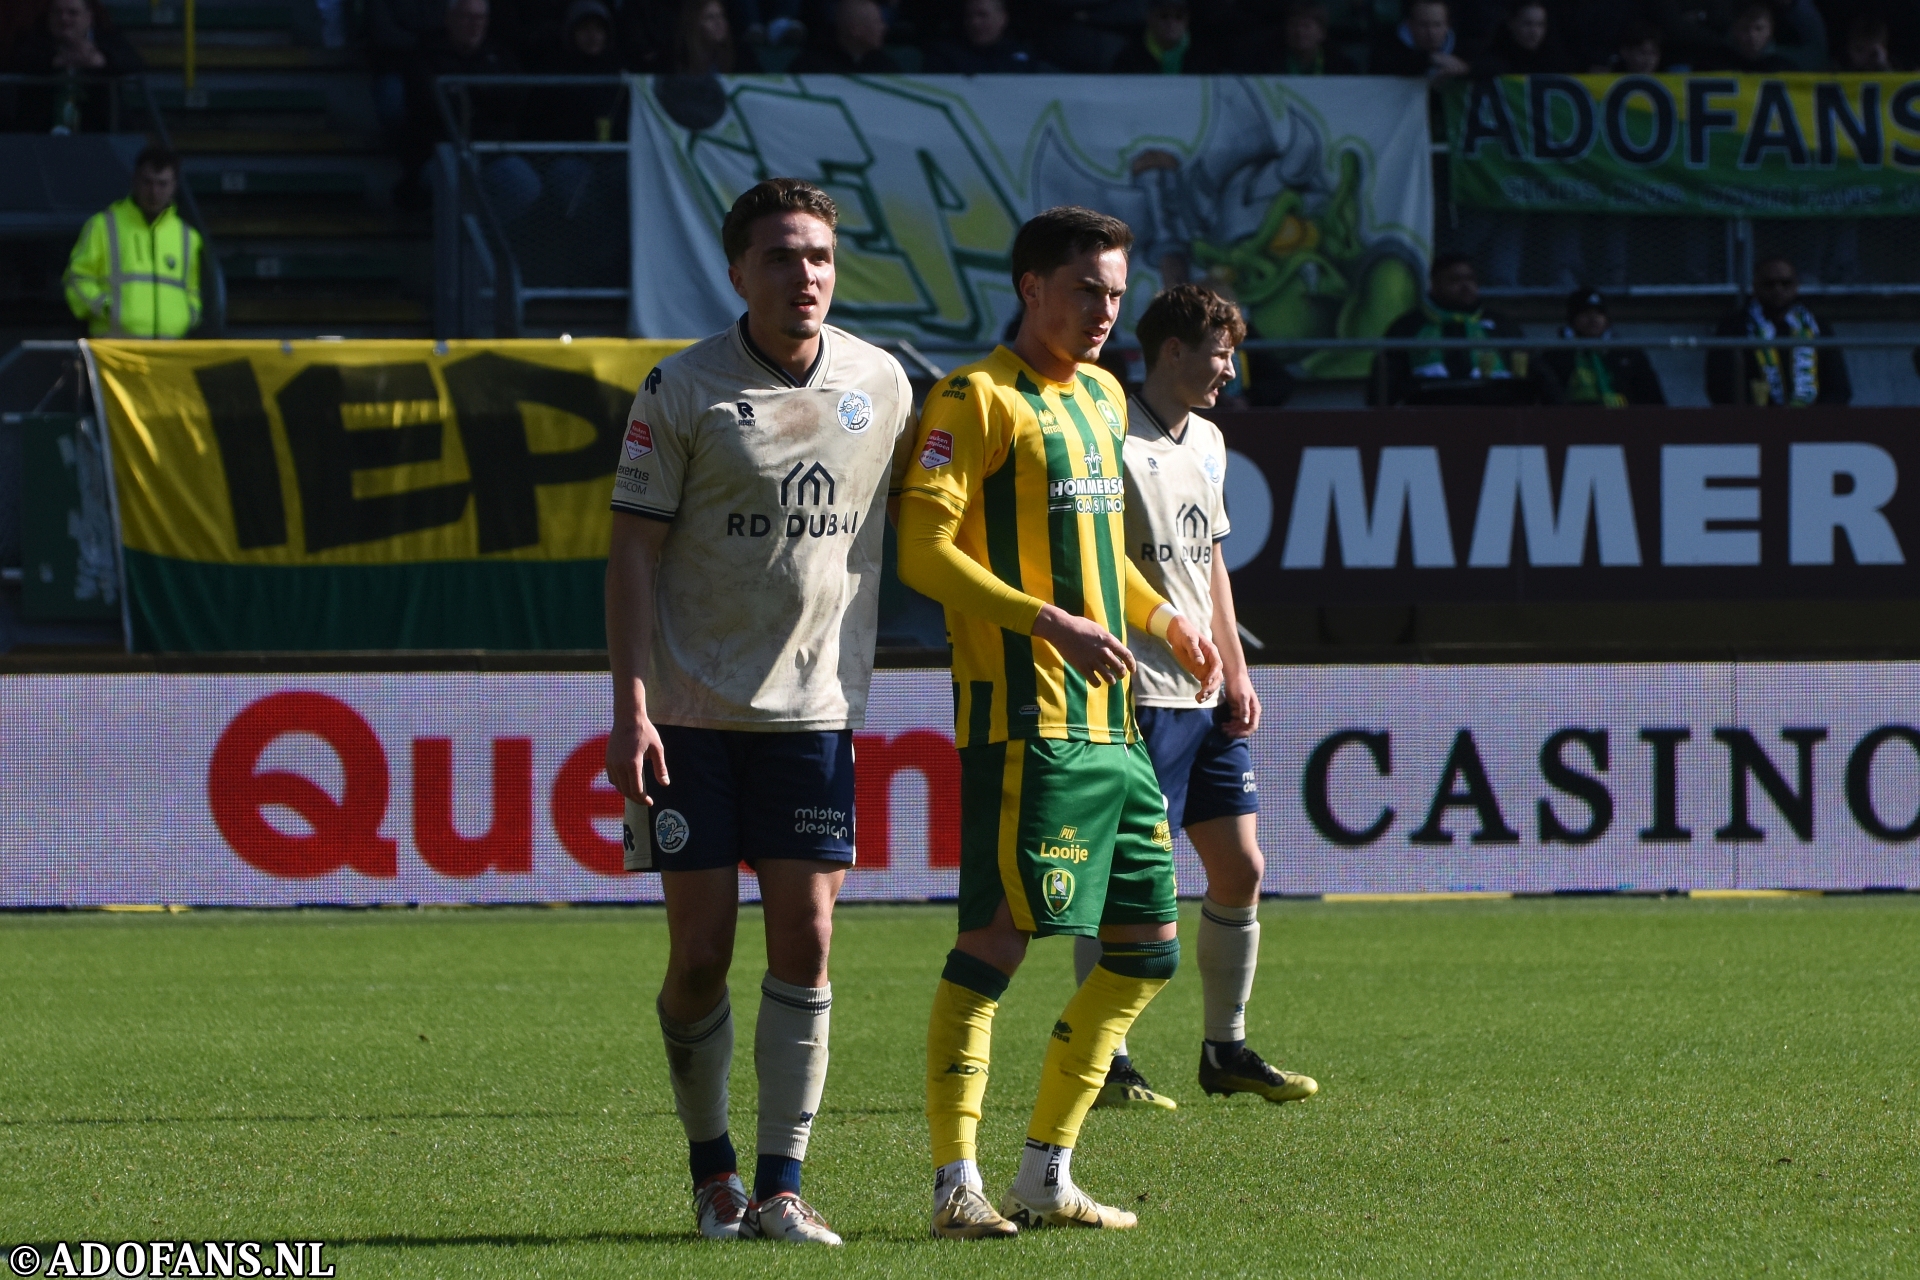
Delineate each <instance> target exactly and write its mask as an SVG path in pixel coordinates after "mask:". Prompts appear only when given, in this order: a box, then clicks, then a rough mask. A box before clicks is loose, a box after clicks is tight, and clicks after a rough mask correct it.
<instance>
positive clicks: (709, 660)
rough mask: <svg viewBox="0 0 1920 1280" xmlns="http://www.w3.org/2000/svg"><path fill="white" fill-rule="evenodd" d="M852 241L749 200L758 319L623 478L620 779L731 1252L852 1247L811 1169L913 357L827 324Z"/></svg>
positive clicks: (630, 451) (666, 367) (731, 335)
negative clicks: (833, 948)
mask: <svg viewBox="0 0 1920 1280" xmlns="http://www.w3.org/2000/svg"><path fill="white" fill-rule="evenodd" d="M836 222H837V210H836V209H835V208H834V205H833V201H832V200H831V199H830V198H829V197H828V196H827V195H826V193H825V192H823V191H821V190H820V189H819V188H817V187H814V186H812V185H811V184H808V183H804V182H799V181H796V180H794V179H786V178H776V179H770V180H768V181H766V182H762V183H760V184H759V185H758V186H756V187H754V188H753V189H751V190H750V191H748V192H747V193H746V194H745V195H743V196H741V197H740V199H739V200H738V201H737V202H735V204H734V206H733V209H732V211H731V212H730V213H729V214H728V216H727V220H726V225H725V227H724V229H723V232H722V239H723V241H724V242H725V246H726V251H727V260H728V276H729V279H730V280H731V281H732V283H733V286H734V288H735V290H736V291H737V292H739V293H740V295H741V296H742V297H743V298H744V299H746V302H747V312H746V314H745V315H743V316H742V317H741V318H740V320H739V322H738V323H737V324H735V325H732V326H730V327H729V328H727V329H726V330H724V331H723V332H721V333H717V334H715V335H713V336H712V337H710V338H707V339H705V340H704V341H702V342H699V343H696V344H695V345H693V346H691V347H689V348H687V349H686V350H684V351H682V352H680V353H678V354H677V355H674V356H672V357H670V358H669V359H667V360H664V361H662V362H661V364H660V365H659V367H658V368H656V369H654V370H653V371H652V372H651V373H650V374H648V376H647V379H646V382H645V383H644V385H642V387H641V388H640V391H639V393H638V395H637V396H636V397H635V398H634V404H633V411H632V413H631V415H630V417H629V421H628V426H627V432H626V436H625V439H624V441H623V442H622V446H621V456H620V459H619V462H618V465H617V467H616V470H615V475H614V485H613V510H614V534H613V547H612V553H611V555H610V557H609V561H608V572H607V642H608V652H609V656H610V659H611V664H612V668H613V675H614V727H613V733H612V734H611V736H610V737H609V739H608V746H607V774H608V777H609V779H610V780H611V781H612V782H613V784H614V785H615V786H616V787H617V788H619V790H620V791H621V792H622V793H623V794H624V795H625V796H626V798H627V805H626V823H625V827H626V831H625V840H626V867H627V869H628V870H629V871H649V872H657V873H659V874H660V880H661V887H662V893H663V896H664V897H665V899H666V909H667V927H668V933H669V938H670V946H669V958H668V963H667V974H666V980H665V982H664V983H663V985H662V988H661V992H660V999H659V1014H660V1029H661V1034H662V1036H663V1038H664V1040H665V1042H666V1050H667V1063H668V1067H669V1071H670V1074H671V1076H672V1080H673V1091H674V1103H675V1108H676V1110H677V1112H678V1114H679V1116H680V1120H681V1123H682V1125H683V1126H684V1128H685V1130H686V1135H687V1142H688V1162H689V1166H690V1170H691V1173H692V1177H693V1183H694V1211H695V1217H696V1220H697V1222H698V1225H699V1229H700V1231H701V1233H702V1234H703V1235H707V1236H711V1237H718V1238H731V1237H737V1238H748V1239H751V1238H756V1237H758V1238H770V1239H781V1240H791V1241H800V1242H814V1243H824V1244H838V1243H840V1237H839V1236H838V1235H836V1234H835V1233H834V1232H833V1230H832V1229H831V1228H830V1227H829V1226H828V1225H827V1223H826V1221H825V1219H824V1218H823V1217H822V1216H821V1215H820V1214H819V1213H818V1212H817V1211H816V1210H815V1209H814V1208H813V1207H812V1206H811V1205H809V1204H808V1203H807V1202H806V1201H805V1200H803V1199H801V1198H800V1173H801V1162H802V1160H804V1158H805V1156H806V1151H807V1141H808V1136H809V1133H810V1130H811V1126H812V1123H813V1118H814V1115H815V1114H816V1113H817V1112H818V1111H819V1109H820V1099H821V1095H822V1090H823V1089H824V1086H825V1082H826V1069H827V1031H828V1019H829V1014H830V1011H831V1008H832V1003H833V991H832V987H831V984H830V983H829V982H828V978H827V951H828V943H829V940H830V937H831V932H832V912H833V904H834V901H835V898H836V897H837V895H838V893H839V888H840V882H841V879H842V878H843V877H844V875H845V874H846V869H847V868H848V867H850V866H851V865H852V864H853V859H854V843H853V821H854V817H853V800H854V778H853V731H854V730H855V729H857V728H859V727H860V725H861V723H862V720H863V717H864V716H865V714H866V701H867V688H868V684H869V682H870V680H871V678H872V675H873V646H874V636H875V631H876V629H877V626H878V620H879V595H880V591H879V588H880V559H881V545H882V538H883V536H884V528H885V521H886V502H887V491H888V487H889V481H890V477H891V476H892V473H893V471H894V469H895V464H896V458H897V456H898V455H900V451H901V450H902V449H903V448H905V447H906V446H907V445H909V444H910V437H909V436H908V434H907V430H906V428H907V424H908V419H909V415H910V413H911V409H912V390H911V388H910V386H909V385H908V382H907V377H906V374H905V373H904V372H903V371H902V370H901V368H900V365H899V363H898V362H897V361H895V360H894V358H893V357H892V356H890V355H888V354H887V353H886V352H884V351H882V350H880V349H879V348H878V347H875V346H872V345H871V344H869V343H866V342H862V341H861V340H860V339H858V338H856V337H854V336H853V335H851V334H849V333H845V332H843V331H841V330H839V329H835V328H833V327H831V326H829V325H827V324H826V323H825V318H826V313H827V309H828V307H829V305H830V304H831V301H832V295H833V282H834V228H835V225H836ZM742 862H745V863H747V864H748V865H749V866H751V867H752V868H753V869H754V871H755V873H756V874H757V876H758V878H759V883H760V895H761V900H762V903H763V904H764V908H765V915H766V930H767V973H766V975H765V977H764V978H763V980H762V981H761V984H760V1010H759V1017H758V1025H757V1028H756V1032H755V1059H756V1067H757V1071H758V1075H759V1103H760V1119H759V1131H758V1134H757V1147H756V1162H755V1166H754V1176H753V1190H752V1194H751V1196H750V1197H749V1195H748V1193H747V1188H746V1184H745V1183H744V1182H743V1181H742V1179H741V1178H740V1176H739V1173H740V1171H739V1165H738V1160H737V1158H736V1155H735V1152H734V1149H733V1144H732V1139H731V1137H730V1136H729V1134H728V1131H727V1077H728V1070H729V1067H730V1065H731V1062H732V1052H733V1034H734V1033H733V1019H732V1011H731V1004H730V1000H729V997H728V989H727V970H728V966H729V964H730V963H731V961H732V956H733V936H734V928H735V920H736V916H737V910H738V901H739V876H738V867H739V864H740V863H742Z"/></svg>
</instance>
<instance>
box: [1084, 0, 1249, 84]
mask: <svg viewBox="0 0 1920 1280" xmlns="http://www.w3.org/2000/svg"><path fill="white" fill-rule="evenodd" d="M1224 70H1226V67H1225V66H1223V65H1221V62H1220V60H1219V59H1218V58H1217V57H1216V56H1215V54H1214V51H1213V50H1212V49H1211V48H1210V47H1208V46H1207V45H1205V44H1203V43H1202V42H1200V41H1199V40H1196V39H1195V38H1194V35H1193V24H1192V22H1191V20H1190V17H1189V14H1188V12H1187V6H1186V4H1185V2H1184V0H1153V3H1151V4H1149V5H1148V6H1147V23H1146V26H1144V27H1143V28H1141V29H1140V31H1139V32H1137V33H1136V34H1135V35H1134V36H1133V37H1132V38H1131V39H1129V40H1128V41H1127V43H1126V44H1125V45H1124V46H1122V48H1121V50H1120V54H1119V56H1118V57H1116V58H1115V59H1114V60H1113V67H1112V71H1113V74H1114V75H1117V76H1160V75H1181V76H1196V75H1202V76H1203V75H1211V74H1212V73H1214V72H1216V71H1224Z"/></svg>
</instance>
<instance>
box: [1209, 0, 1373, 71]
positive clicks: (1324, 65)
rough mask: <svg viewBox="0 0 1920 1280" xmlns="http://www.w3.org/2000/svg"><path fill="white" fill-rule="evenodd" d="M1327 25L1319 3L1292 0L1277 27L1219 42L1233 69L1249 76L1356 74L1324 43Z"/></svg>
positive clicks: (1344, 57)
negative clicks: (1228, 49)
mask: <svg viewBox="0 0 1920 1280" xmlns="http://www.w3.org/2000/svg"><path fill="white" fill-rule="evenodd" d="M1327 26H1328V13H1327V6H1326V5H1325V4H1324V3H1322V2H1321V0H1294V3H1292V4H1290V5H1288V6H1287V10H1286V15H1285V18H1284V20H1283V21H1282V22H1281V25H1280V26H1279V27H1277V28H1272V29H1269V30H1266V31H1249V32H1246V33H1244V34H1243V36H1242V37H1241V38H1240V39H1238V40H1236V41H1232V42H1230V43H1229V42H1224V41H1223V42H1220V43H1221V44H1223V45H1226V47H1229V48H1231V49H1232V50H1233V52H1232V53H1231V54H1230V55H1229V58H1228V60H1229V61H1230V62H1231V63H1232V65H1233V67H1234V69H1235V70H1237V71H1243V72H1246V73H1247V74H1249V75H1278V76H1351V75H1358V74H1359V71H1360V68H1359V67H1357V66H1355V65H1354V63H1353V60H1352V59H1351V58H1349V57H1347V55H1346V53H1345V52H1344V51H1342V50H1341V49H1340V48H1339V47H1338V46H1337V45H1333V44H1329V43H1328V42H1327Z"/></svg>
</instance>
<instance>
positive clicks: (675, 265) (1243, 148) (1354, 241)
mask: <svg viewBox="0 0 1920 1280" xmlns="http://www.w3.org/2000/svg"><path fill="white" fill-rule="evenodd" d="M635 90H636V91H635V92H634V94H633V95H632V98H633V127H632V131H631V137H632V139H633V145H632V152H631V157H632V159H631V166H632V192H633V226H634V246H633V298H634V304H633V305H634V317H635V321H636V324H637V327H638V330H639V332H640V333H642V334H673V335H676V336H682V337H685V336H692V335H697V334H705V333H710V332H713V331H715V330H717V329H720V328H722V327H724V326H725V325H726V324H728V323H729V322H730V321H731V320H732V319H733V318H734V317H735V316H737V315H738V314H739V311H740V307H741V303H740V300H739V298H737V297H736V296H735V295H734V293H733V290H732V289H731V288H730V287H729V285H728V283H727V274H726V259H725V255H724V254H723V253H722V252H721V249H720V223H721V220H722V219H723V218H724V217H725V215H726V211H727V209H728V207H729V206H730V205H731V204H732V203H733V201H734V199H735V198H736V197H738V196H739V194H740V193H741V192H743V191H745V190H746V189H747V188H748V187H750V186H751V185H753V183H755V182H757V181H759V180H760V179H761V178H763V177H767V176H770V175H783V176H791V177H800V178H807V179H810V180H811V181H814V182H817V183H819V184H820V185H821V186H823V187H825V188H826V189H827V190H828V191H829V192H831V193H832V194H833V197H834V199H835V201H836V202H837V203H838V204H839V206H840V257H839V283H838V287H837V291H836V293H835V297H834V305H833V320H834V322H835V323H837V324H840V325H843V326H845V327H847V328H849V329H852V330H854V331H856V332H858V333H861V334H863V335H865V336H868V337H896V338H905V339H908V340H909V341H912V342H915V343H979V344H982V346H983V347H984V346H986V345H991V344H992V343H993V342H996V341H998V340H999V339H1000V337H1001V335H1002V332H1003V331H1004V330H1005V328H1006V326H1007V323H1008V322H1009V321H1010V320H1011V319H1012V318H1013V315H1014V312H1015V309H1016V308H1015V299H1014V294H1013V286H1012V282H1011V281H1010V280H1009V279H1008V277H1007V267H1008V252H1009V250H1010V249H1011V248H1012V245H1013V236H1014V232H1015V231H1016V230H1018V229H1019V226H1020V224H1021V223H1022V222H1023V221H1025V220H1026V219H1027V218H1029V217H1031V216H1032V215H1033V214H1035V213H1037V212H1038V211H1040V210H1041V209H1045V208H1048V207H1050V206H1052V205H1057V204H1081V205H1087V206H1090V207H1092V208H1096V209H1100V210H1102V211H1103V212H1106V213H1110V214H1113V215H1114V216H1116V217H1120V218H1123V219H1125V220H1126V222H1127V223H1128V225H1130V226H1131V227H1132V228H1133V231H1134V235H1135V237H1136V249H1135V252H1134V255H1133V265H1132V272H1131V281H1130V291H1129V293H1128V297H1127V301H1126V307H1125V310H1124V311H1123V313H1122V323H1123V325H1124V326H1125V327H1126V328H1127V329H1129V330H1130V329H1131V327H1132V323H1133V320H1134V319H1135V318H1136V317H1137V316H1138V314H1139V312H1140V310H1141V309H1142V308H1144V307H1145V305H1146V303H1147V301H1148V300H1149V299H1150V298H1151V297H1152V296H1153V294H1154V293H1155V292H1157V291H1158V290H1159V289H1160V288H1162V287H1163V286H1164V285H1165V284H1168V283H1175V282H1178V281H1181V280H1188V279H1192V280H1205V281H1208V282H1211V283H1213V284H1214V285H1216V286H1218V287H1219V288H1221V289H1222V290H1224V291H1225V292H1227V293H1229V294H1230V295H1232V296H1233V297H1235V298H1236V299H1237V300H1238V301H1239V302H1240V303H1241V305H1242V306H1243V307H1244V308H1245V310H1246V312H1247V316H1248V320H1249V322H1250V324H1251V326H1252V329H1253V331H1254V333H1255V334H1256V335H1258V336H1261V337H1268V338H1279V339H1286V338H1296V337H1298V338H1317V337H1370V336H1375V335H1378V334H1380V333H1383V332H1384V331H1385V330H1386V328H1387V326H1388V325H1390V324H1391V323H1392V322H1393V321H1394V320H1395V319H1396V318H1397V317H1398V316H1399V315H1401V314H1402V313H1403V312H1405V311H1406V310H1407V309H1408V308H1409V307H1410V306H1412V305H1413V304H1414V302H1415V300H1416V299H1417V297H1418V293H1419V281H1420V279H1421V276H1422V271H1423V266H1424V263H1425V261H1426V259H1427V256H1428V253H1429V236H1430V228H1431V225H1432V207H1433V195H1432V180H1431V171H1430V169H1431V166H1430V165H1429V163H1428V160H1427V152H1428V141H1427V115H1426V89H1425V87H1424V86H1423V85H1420V84H1417V83H1413V82H1405V83H1403V82H1401V81H1397V80H1362V79H1282V78H1261V77H1224V76H1223V77H1190V76H1177V77H1176V76H1168V77H1164V78H1153V77H1137V78H1134V77H1111V78H1107V77H1102V78H1089V77H1055V76H1045V77H1041V76H1034V77H1014V76H983V77H978V78H974V77H962V76H884V77H865V76H858V77H835V76H792V77H776V76H744V77H735V78H728V79H723V80H718V81H716V80H711V79H706V80H701V79H692V78H688V77H660V78H658V79H655V80H642V81H640V82H638V83H637V84H636V86H635ZM1316 359H1317V360H1319V361H1320V363H1319V364H1315V363H1313V360H1316ZM1352 360H1353V356H1352V354H1351V353H1322V354H1321V355H1320V356H1317V357H1314V358H1312V359H1310V360H1309V361H1308V369H1307V372H1308V373H1309V374H1314V375H1321V376H1332V375H1338V374H1346V373H1351V372H1352V370H1349V369H1346V368H1343V367H1340V366H1341V362H1342V361H1346V362H1349V363H1351V362H1352ZM1365 364H1366V357H1365V355H1364V353H1362V354H1361V355H1360V356H1359V357H1358V367H1359V369H1360V371H1361V372H1364V369H1365Z"/></svg>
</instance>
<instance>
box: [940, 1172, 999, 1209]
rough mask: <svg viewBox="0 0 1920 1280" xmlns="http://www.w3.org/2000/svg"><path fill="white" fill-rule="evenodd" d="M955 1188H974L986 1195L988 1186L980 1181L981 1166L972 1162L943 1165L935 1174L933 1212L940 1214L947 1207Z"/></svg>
mask: <svg viewBox="0 0 1920 1280" xmlns="http://www.w3.org/2000/svg"><path fill="white" fill-rule="evenodd" d="M955 1186H968V1187H972V1188H973V1189H974V1190H975V1191H978V1192H980V1193H981V1194H982V1195H985V1194H986V1190H987V1184H986V1183H985V1182H983V1181H981V1179H980V1166H979V1165H977V1164H975V1163H974V1162H973V1161H971V1160H955V1161H954V1162H953V1163H951V1164H943V1165H941V1166H940V1167H939V1168H938V1169H936V1170H934V1173H933V1211H934V1212H935V1213H939V1212H940V1210H941V1209H942V1208H944V1207H945V1206H946V1203H947V1197H948V1196H949V1195H950V1194H952V1192H953V1188H954V1187H955Z"/></svg>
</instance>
